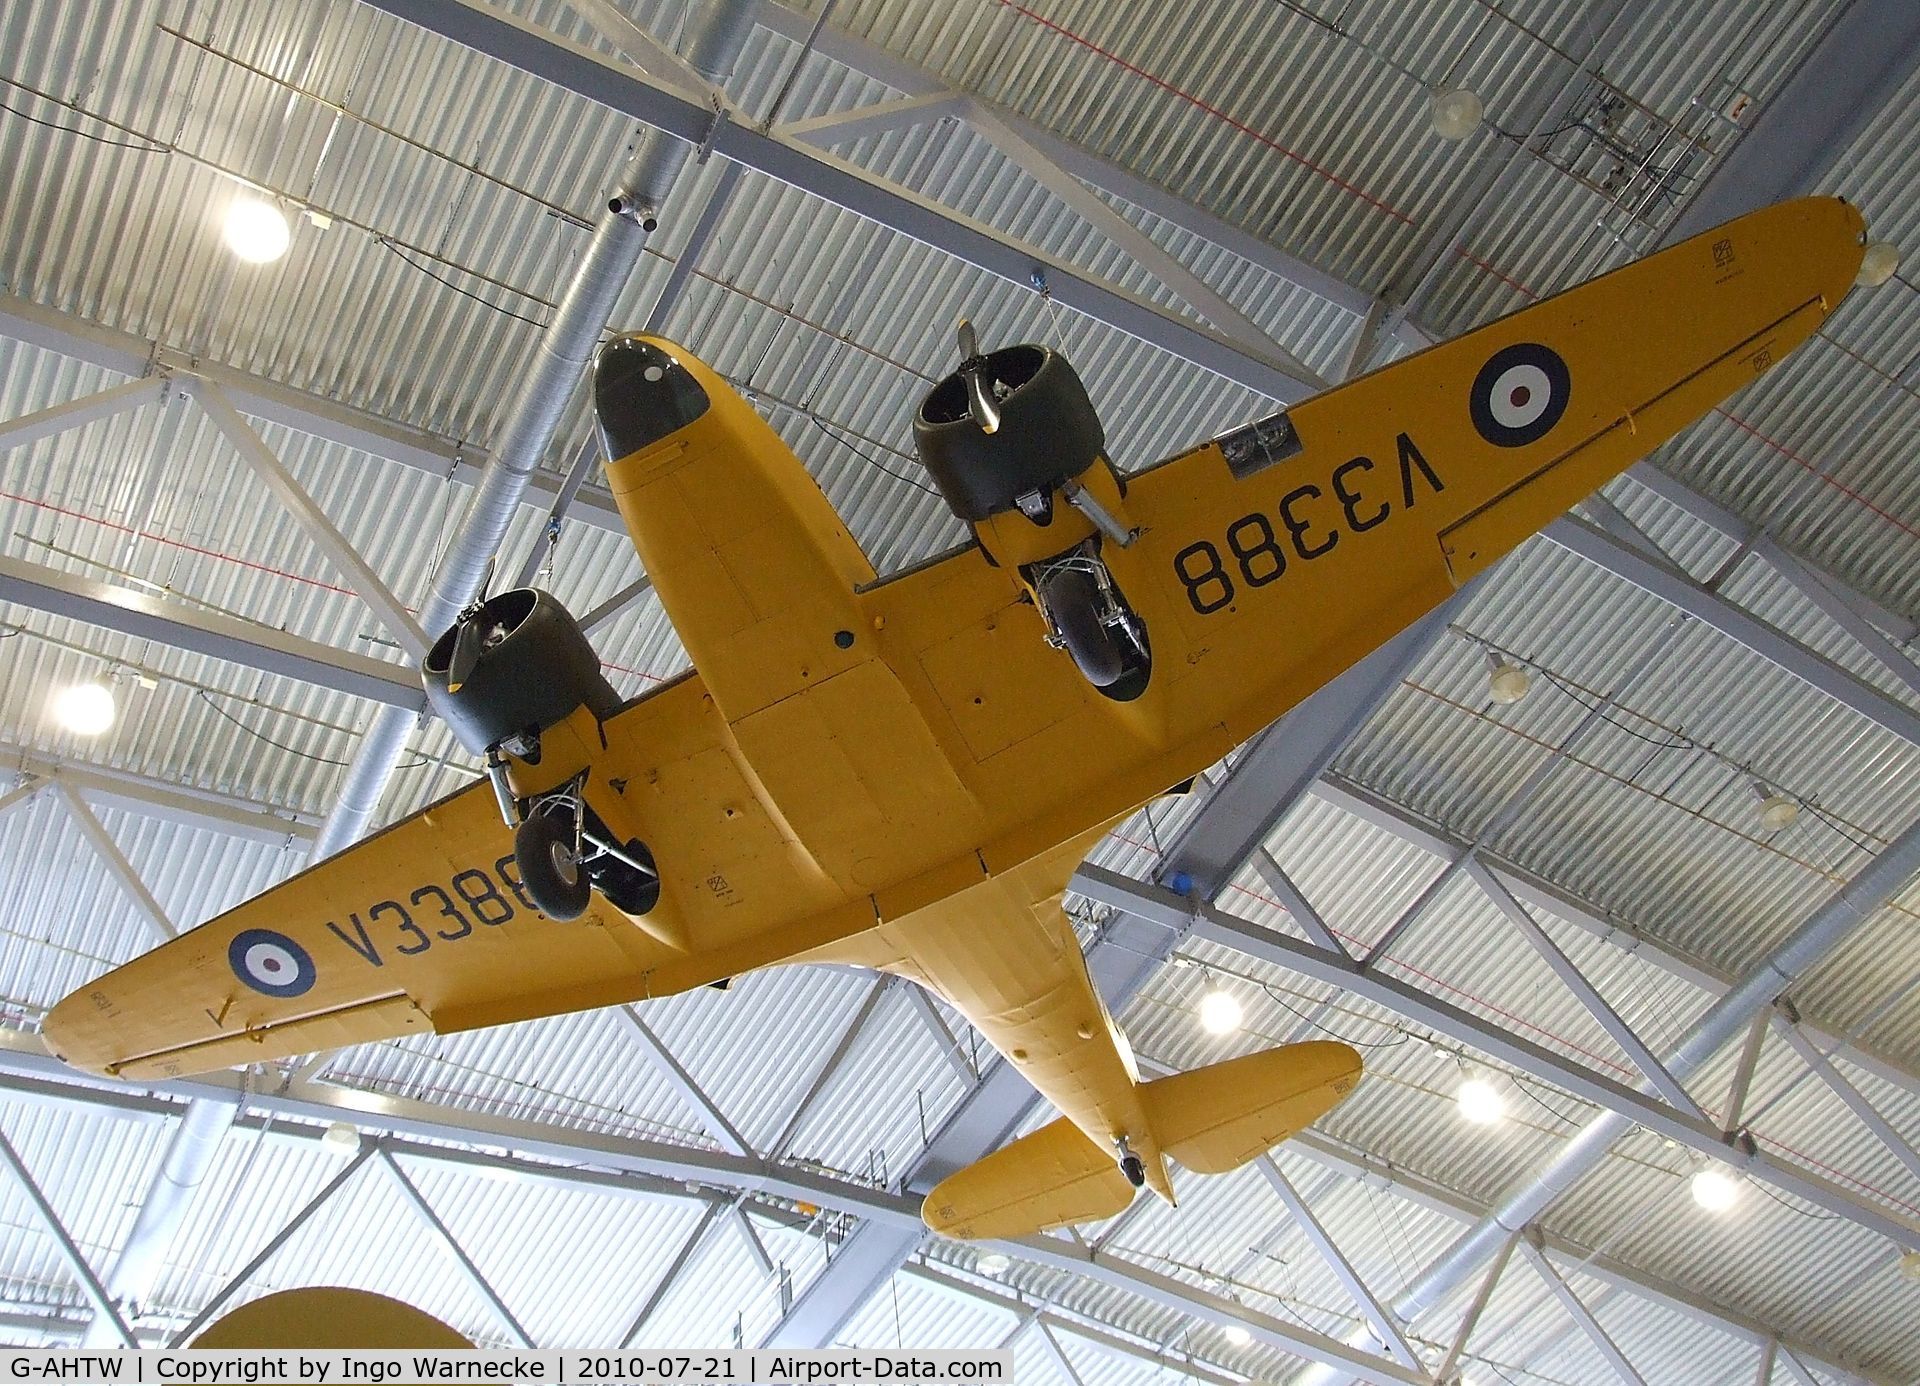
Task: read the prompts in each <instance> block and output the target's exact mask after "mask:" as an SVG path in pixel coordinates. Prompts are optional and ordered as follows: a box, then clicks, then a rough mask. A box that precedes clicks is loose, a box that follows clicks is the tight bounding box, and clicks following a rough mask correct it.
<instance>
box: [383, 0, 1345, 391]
mask: <svg viewBox="0 0 1920 1386" xmlns="http://www.w3.org/2000/svg"><path fill="white" fill-rule="evenodd" d="M369 3H371V4H372V5H373V7H374V8H376V9H379V10H383V11H385V12H387V13H388V14H391V15H393V16H395V17H396V18H398V19H403V20H406V21H407V22H409V23H412V24H416V25H418V26H420V27H421V28H423V29H426V30H428V31H429V32H432V33H436V34H439V35H440V36H442V37H443V38H446V39H449V40H451V41H452V42H454V43H457V44H460V45H462V46H464V47H467V48H471V49H473V50H475V51H476V52H479V53H482V54H485V55H486V56H488V57H490V58H493V59H495V60H497V61H499V62H503V63H506V64H508V65H509V66H512V67H516V68H518V69H520V70H521V71H523V72H527V73H529V74H531V75H533V76H535V77H539V78H541V79H542V80H544V81H547V82H549V83H552V84H553V85H555V86H557V87H560V88H562V89H564V90H568V91H572V92H574V93H575V94H577V95H579V96H582V97H584V98H586V99H587V100H589V101H594V102H597V103H599V104H600V105H603V106H606V107H609V108H611V109H613V110H616V111H619V112H620V113H622V114H624V115H627V116H630V117H632V118H633V119H636V120H640V121H644V122H645V123H646V124H648V125H651V126H654V127H655V128H656V129H659V130H661V131H663V132H665V133H666V134H668V135H671V136H674V137H676V138H678V139H682V140H685V141H686V142H687V143H689V144H693V145H697V146H700V147H701V148H703V149H710V150H711V151H712V152H714V153H716V154H719V155H721V156H723V157H725V158H729V159H732V160H734V161H736V162H738V163H741V164H744V165H745V166H746V167H748V168H751V169H753V170H755V171H756V172H759V173H763V174H765V175H767V176H768V177H770V178H774V179H776V180H778V181H779V182H782V183H786V184H788V185H790V186H792V187H795V188H799V189H800V190H802V191H803V192H806V193H810V194H812V195H813V196H816V197H820V198H823V199H825V200H826V201H828V202H831V203H833V204H835V205H836V206H840V207H844V208H846V209H847V210H848V211H850V212H853V213H854V214H856V215H858V216H861V217H864V218H866V219H867V220H869V221H873V222H877V223H878V224H880V225H882V226H885V227H888V228H889V229H891V230H894V231H897V232H899V233H900V234H902V235H904V236H908V237H910V238H911V239H913V240H916V241H919V242H921V243H922V244H925V245H928V246H931V247H933V248H934V249H936V250H939V251H942V252H943V253H945V254H948V255H951V256H953V257H954V258H956V259H958V260H961V261H963V262H965V263H967V264H970V265H972V266H974V267H975V268H976V269H980V270H984V271H985V272H986V273H988V274H992V275H995V276H996V277H998V278H1001V279H1005V280H1007V281H1009V282H1011V283H1014V284H1018V285H1021V286H1023V287H1024V286H1027V285H1028V284H1029V283H1030V282H1031V280H1032V277H1033V275H1034V273H1035V272H1036V271H1038V272H1039V273H1041V274H1042V275H1043V276H1044V277H1045V280H1046V283H1047V286H1048V291H1049V292H1050V293H1051V295H1052V297H1053V298H1054V300H1055V301H1056V302H1058V303H1060V304H1062V305H1064V306H1065V307H1068V308H1072V309H1074V310H1075V311H1077V312H1080V313H1084V314H1086V315H1087V316H1088V317H1091V318H1094V319H1096V320H1098V321H1100V322H1104V323H1106V324H1107V325H1108V326H1110V327H1113V328H1116V329H1118V330H1119V331H1121V332H1124V333H1126V334H1127V335H1128V336H1131V337H1135V338H1138V339H1139V340H1141V341H1144V342H1148V343H1151V344H1152V345H1154V346H1157V347H1160V348H1161V349H1163V350H1166V351H1169V352H1172V353H1174V354H1175V355H1177V356H1180V357H1183V358H1184V359H1186V360H1188V361H1191V362H1193V363H1194V364H1195V365H1198V366H1201V367H1203V368H1204V369H1206V370H1210V371H1213V372H1214V373H1215V374H1217V375H1220V376H1223V377H1225V378H1226V379H1229V380H1232V381H1235V382H1236V383H1238V384H1240V385H1243V386H1245V387H1246V388H1248V389H1250V390H1253V391H1255V392H1257V393H1259V394H1262V395H1266V396H1268V397H1269V398H1272V399H1276V400H1298V399H1301V398H1304V397H1305V396H1306V395H1309V394H1312V393H1314V392H1315V391H1316V390H1317V389H1318V388H1319V382H1318V379H1317V378H1316V377H1312V376H1307V377H1304V378H1303V377H1302V376H1301V375H1300V374H1299V373H1298V372H1296V371H1295V370H1294V369H1293V368H1292V367H1291V365H1290V364H1289V363H1288V362H1287V361H1286V360H1284V359H1281V358H1280V357H1278V356H1275V355H1273V354H1271V353H1264V352H1251V351H1248V350H1246V349H1244V348H1243V347H1242V346H1241V345H1240V344H1238V343H1236V342H1234V341H1233V340H1231V339H1230V338H1229V337H1227V336H1226V335H1225V334H1224V333H1221V332H1219V331H1218V330H1216V329H1214V328H1211V327H1207V326H1205V325H1204V324H1201V323H1198V322H1195V321H1193V320H1191V319H1188V318H1183V317H1176V316H1174V315H1173V314H1170V313H1168V312H1165V311H1164V310H1162V309H1161V308H1159V307H1158V306H1156V305H1155V304H1153V303H1151V302H1149V301H1148V300H1146V299H1144V298H1141V297H1139V296H1138V295H1135V294H1131V293H1127V292H1125V291H1124V290H1121V289H1117V288H1115V287H1114V286H1112V285H1111V284H1109V283H1108V282H1106V280H1104V279H1102V278H1101V277H1099V276H1098V275H1096V274H1094V273H1092V272H1090V271H1088V270H1086V269H1083V268H1082V267H1080V266H1078V265H1074V264H1070V263H1068V262H1066V261H1064V260H1060V259H1057V258H1056V257H1054V256H1052V255H1049V254H1047V253H1046V252H1045V251H1042V250H1040V249H1039V248H1038V247H1037V246H1031V245H1024V244H1020V243H1017V242H1012V241H1009V240H1008V239H1007V238H1006V237H1005V236H1004V235H1003V234H1002V233H1000V232H998V231H996V230H995V229H994V228H992V227H991V226H988V225H987V224H985V223H984V222H981V221H978V220H975V219H974V218H972V217H969V216H966V215H964V214H962V213H960V212H956V211H953V210H952V209H950V208H947V207H943V206H941V205H940V204H939V203H936V202H933V201H931V200H929V199H927V198H924V197H921V196H920V195H919V194H917V193H914V192H912V191H910V190H908V189H906V188H903V187H900V186H899V185H897V184H894V183H890V182H888V181H887V180H885V179H882V178H879V177H877V176H875V175H874V174H871V173H869V172H867V171H866V170H864V169H861V168H857V167H855V166H854V165H852V164H849V163H847V162H845V161H843V160H840V159H836V158H834V157H833V156H832V155H830V154H827V153H825V152H823V151H821V150H817V149H814V148H812V147H810V146H808V145H804V144H800V143H798V142H795V141H792V140H787V139H784V138H782V137H780V136H778V135H776V134H772V133H768V132H763V131H760V130H758V129H755V128H754V127H752V126H750V125H745V124H742V123H741V122H739V121H728V120H716V118H715V111H714V109H713V107H712V106H711V105H709V104H707V103H705V102H701V101H696V100H691V99H689V98H688V97H686V96H685V95H683V94H682V93H680V92H678V91H675V90H673V89H672V88H669V87H667V86H665V85H663V84H662V83H660V82H657V81H654V80H653V79H651V78H649V77H647V76H646V75H645V74H644V73H638V72H632V71H629V70H626V69H623V68H621V67H619V66H618V65H616V64H614V63H611V62H609V61H607V60H606V59H605V58H603V57H601V56H600V55H599V54H597V53H594V52H592V51H591V50H589V49H586V48H584V47H581V46H580V45H578V44H573V43H570V42H568V41H567V40H565V39H562V38H560V37H559V36H558V35H556V34H553V33H550V32H548V31H546V30H544V29H541V28H539V27H537V26H535V25H532V24H529V23H526V22H524V21H522V20H520V19H518V18H517V17H515V16H513V15H510V14H508V13H507V12H505V11H503V10H498V9H494V8H491V7H488V6H482V5H479V4H476V3H472V0H369Z"/></svg>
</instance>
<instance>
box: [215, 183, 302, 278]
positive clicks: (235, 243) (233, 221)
mask: <svg viewBox="0 0 1920 1386" xmlns="http://www.w3.org/2000/svg"><path fill="white" fill-rule="evenodd" d="M221 234H222V235H223V237H224V238H225V240H226V242H227V249H228V250H231V251H232V252H233V253H234V254H235V255H238V256H239V257H240V258H241V259H242V260H245V261H246V262H247V263H248V264H250V265H264V264H267V263H268V262H270V261H273V260H278V259H279V258H280V257H281V256H282V255H285V254H286V253H287V247H288V246H289V245H290V244H292V242H293V232H292V231H291V230H290V229H289V228H288V226H287V218H286V215H285V214H284V213H283V212H281V210H280V209H279V208H278V207H276V206H274V205H273V204H272V203H271V202H263V201H261V200H260V199H259V198H257V197H237V198H235V199H234V200H233V202H232V203H231V204H230V205H229V206H228V207H227V218H226V222H225V225H224V227H223V229H222V232H221Z"/></svg>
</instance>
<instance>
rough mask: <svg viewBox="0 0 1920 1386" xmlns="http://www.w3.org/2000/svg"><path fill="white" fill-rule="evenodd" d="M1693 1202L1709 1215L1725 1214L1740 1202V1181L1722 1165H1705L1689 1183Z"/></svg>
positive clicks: (1694, 1174) (1694, 1173) (1695, 1172)
mask: <svg viewBox="0 0 1920 1386" xmlns="http://www.w3.org/2000/svg"><path fill="white" fill-rule="evenodd" d="M1689 1186H1690V1187H1691V1188H1692V1190H1693V1201H1694V1202H1695V1203H1697V1204H1699V1205H1700V1206H1701V1207H1702V1208H1704V1209H1706V1210H1707V1211H1708V1212H1709V1213H1724V1212H1726V1211H1727V1210H1728V1209H1730V1208H1732V1207H1733V1205H1734V1204H1735V1203H1738V1202H1739V1201H1740V1180H1739V1178H1738V1176H1736V1175H1735V1174H1734V1172H1733V1171H1732V1170H1730V1169H1728V1168H1727V1167H1726V1166H1725V1165H1721V1164H1705V1165H1702V1166H1700V1168H1699V1169H1697V1170H1695V1171H1694V1172H1693V1178H1692V1180H1690V1181H1689Z"/></svg>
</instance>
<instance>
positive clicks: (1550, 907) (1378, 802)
mask: <svg viewBox="0 0 1920 1386" xmlns="http://www.w3.org/2000/svg"><path fill="white" fill-rule="evenodd" d="M1313 793H1314V797H1315V798H1318V799H1320V800H1321V801H1322V802H1324V803H1327V804H1330V805H1332V806H1333V807H1335V808H1338V809H1340V810H1342V811H1343V812H1346V813H1351V814H1353V815H1354V816H1355V817H1357V818H1360V819H1362V820H1364V821H1366V822H1368V823H1371V824H1373V825H1374V826H1375V827H1378V828H1381V829H1383V830H1384V831H1386V832H1389V833H1391V834H1393V835H1394V836H1395V837H1397V838H1399V839H1400V840H1401V841H1402V842H1405V843H1408V844H1409V845H1411V846H1414V847H1418V848H1420V849H1421V850H1422V851H1425V852H1428V853H1431V854H1432V855H1434V856H1437V857H1441V858H1443V859H1444V858H1446V857H1447V856H1449V855H1450V854H1452V853H1454V852H1458V851H1460V850H1462V849H1463V848H1465V847H1466V846H1467V843H1466V841H1465V840H1464V839H1462V838H1459V837H1456V836H1453V835H1452V834H1451V833H1449V832H1448V831H1447V830H1446V829H1444V828H1441V827H1439V826H1437V825H1435V824H1433V823H1430V822H1428V821H1427V820H1425V819H1423V818H1421V817H1420V816H1419V815H1418V814H1416V813H1415V812H1414V811H1413V810H1411V809H1408V808H1406V807H1404V806H1403V805H1400V804H1397V803H1395V802H1393V801H1392V800H1390V799H1388V798H1386V797H1384V796H1383V795H1380V794H1377V793H1375V792H1374V791H1372V790H1370V789H1366V788H1364V787H1362V786H1360V785H1358V784H1355V783H1354V782H1353V781H1351V780H1347V779H1344V778H1342V777H1340V776H1338V775H1331V776H1329V777H1327V778H1326V779H1324V780H1322V781H1321V782H1320V783H1318V784H1317V785H1315V786H1314V788H1313ZM1475 857H1476V859H1477V860H1478V861H1480V862H1481V863H1482V864H1484V865H1485V866H1486V867H1487V868H1488V870H1489V871H1490V872H1491V873H1492V874H1493V876H1494V878H1495V879H1496V880H1498V881H1499V882H1500V883H1501V884H1502V885H1503V886H1505V887H1506V889H1507V890H1508V891H1509V892H1510V893H1511V894H1512V895H1513V896H1514V897H1515V898H1516V899H1518V900H1521V901H1524V902H1525V903H1526V904H1528V905H1530V906H1532V907H1533V908H1535V909H1539V910H1544V911H1546V912H1547V913H1548V914H1551V915H1553V916H1554V917H1555V918H1557V919H1562V920H1565V921H1566V922H1567V923H1569V924H1572V925H1573V926H1575V927H1576V928H1578V929H1580V930H1581V931H1582V932H1583V933H1586V934H1589V935H1591V936H1592V937H1594V938H1596V939H1599V940H1600V941H1601V942H1603V943H1606V944H1608V945H1610V946H1611V947H1613V948H1616V949H1618V950H1620V951H1621V952H1623V953H1630V954H1632V955H1633V956H1634V957H1635V958H1638V959H1640V960H1642V961H1644V962H1647V963H1649V964H1651V965H1652V966H1654V967H1656V968H1658V969H1659V970H1660V971H1662V972H1664V973H1665V974H1667V975H1668V976H1669V977H1674V978H1677V979H1679V980H1680V981H1683V982H1685V983H1687V984H1688V985H1689V986H1694V987H1698V988H1699V989H1700V990H1702V991H1704V992H1706V993H1707V994H1708V995H1709V996H1713V997H1716V998H1717V997H1719V996H1722V995H1724V994H1725V993H1726V991H1727V989H1728V988H1729V986H1730V985H1731V981H1732V979H1731V978H1730V977H1729V976H1728V975H1727V973H1726V972H1724V971H1722V970H1720V969H1718V968H1715V967H1713V966H1711V965H1710V964H1707V963H1704V962H1701V961H1700V960H1699V959H1697V958H1693V957H1690V956H1688V955H1686V954H1684V953H1681V952H1679V951H1678V950H1676V949H1673V948H1670V947H1668V946H1667V945H1665V944H1663V943H1661V942H1660V941H1659V940H1658V939H1656V938H1654V937H1652V936H1651V935H1649V934H1647V933H1645V932H1643V931H1642V930H1641V929H1639V928H1638V927H1636V926H1635V925H1633V924H1631V923H1629V922H1628V921H1626V920H1624V919H1622V918H1620V917H1619V916H1618V915H1615V914H1612V913H1610V912H1608V911H1607V910H1605V909H1603V908H1601V907H1600V906H1597V905H1593V904H1590V903H1588V902H1587V901H1585V900H1582V899H1580V898H1579V897H1578V896H1575V895H1573V894H1571V893H1569V892H1568V891H1565V890H1563V889H1561V888H1560V887H1559V886H1557V885H1555V884H1553V883H1552V882H1551V881H1548V880H1547V879H1546V878H1545V877H1543V876H1537V875H1535V874H1533V873H1532V872H1530V871H1528V870H1527V869H1526V868H1525V867H1523V866H1520V865H1519V864H1517V863H1515V862H1512V861H1508V860H1506V859H1505V858H1502V857H1498V856H1495V855H1493V854H1491V853H1488V852H1486V851H1485V850H1484V849H1482V850H1480V851H1478V852H1476V853H1475ZM1801 1028H1802V1029H1804V1030H1806V1032H1807V1033H1808V1034H1810V1035H1812V1036H1813V1037H1814V1038H1815V1039H1817V1040H1818V1041H1819V1042H1820V1043H1821V1044H1823V1045H1826V1046H1828V1048H1829V1051H1830V1052H1833V1053H1837V1054H1839V1055H1840V1056H1841V1057H1843V1058H1845V1059H1846V1060H1847V1062H1848V1063H1850V1064H1854V1065H1857V1066H1858V1067H1860V1068H1863V1069H1865V1070H1867V1071H1868V1072H1869V1073H1872V1074H1873V1075H1874V1076H1875V1077H1876V1078H1879V1079H1881V1080H1883V1081H1885V1082H1887V1083H1890V1084H1892V1085H1893V1086H1894V1087H1897V1088H1899V1089H1901V1090H1902V1091H1904V1092H1907V1093H1911V1094H1913V1095H1914V1096H1916V1097H1920V1075H1915V1074H1914V1073H1912V1072H1910V1071H1908V1070H1907V1069H1905V1068H1903V1067H1901V1066H1900V1065H1899V1064H1898V1063H1896V1062H1895V1061H1893V1060H1892V1059H1889V1058H1887V1057H1886V1056H1885V1055H1881V1054H1876V1053H1873V1052H1872V1051H1870V1050H1867V1049H1863V1048H1861V1047H1860V1046H1859V1045H1857V1044H1852V1043H1849V1042H1848V1041H1847V1040H1846V1039H1845V1038H1844V1037H1843V1036H1839V1035H1835V1034H1833V1033H1832V1032H1830V1031H1827V1030H1823V1029H1821V1028H1819V1027H1817V1026H1814V1025H1811V1024H1810V1023H1807V1022H1802V1025H1801ZM1834 1046H1839V1047H1838V1048H1834Z"/></svg>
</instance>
